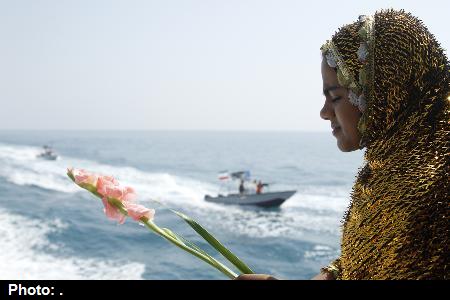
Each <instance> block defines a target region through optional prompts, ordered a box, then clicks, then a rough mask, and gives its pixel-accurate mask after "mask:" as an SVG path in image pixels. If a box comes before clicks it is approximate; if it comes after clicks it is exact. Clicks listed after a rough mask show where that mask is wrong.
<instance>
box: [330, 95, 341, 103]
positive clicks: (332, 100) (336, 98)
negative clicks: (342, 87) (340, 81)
mask: <svg viewBox="0 0 450 300" xmlns="http://www.w3.org/2000/svg"><path fill="white" fill-rule="evenodd" d="M341 98H342V97H340V96H339V97H335V98H333V99H331V102H336V101H338V100H340V99H341Z"/></svg>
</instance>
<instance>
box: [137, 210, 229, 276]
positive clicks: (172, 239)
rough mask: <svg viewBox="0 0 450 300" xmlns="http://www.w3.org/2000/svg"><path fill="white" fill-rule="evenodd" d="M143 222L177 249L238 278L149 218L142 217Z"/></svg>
mask: <svg viewBox="0 0 450 300" xmlns="http://www.w3.org/2000/svg"><path fill="white" fill-rule="evenodd" d="M141 222H142V223H143V224H145V226H147V228H149V229H150V230H152V231H153V232H155V233H157V234H159V235H160V236H162V237H163V238H165V239H166V240H168V241H169V242H171V243H173V244H175V245H176V246H177V247H179V248H181V249H183V250H185V251H187V252H189V253H191V254H192V255H195V256H196V257H198V258H200V259H201V260H203V261H204V262H206V263H208V264H209V265H211V266H213V267H214V268H216V269H218V270H219V271H221V272H222V273H223V274H225V275H226V276H228V277H229V278H230V279H235V278H236V277H237V274H236V273H234V272H233V271H231V270H230V269H229V268H227V267H226V266H225V265H223V264H221V263H220V262H218V261H217V260H215V259H214V258H209V257H207V256H205V255H203V254H201V253H199V252H197V251H194V250H193V249H191V248H189V247H187V246H186V245H185V244H183V243H181V242H180V241H178V240H176V239H174V238H173V237H171V236H169V235H167V234H166V233H165V232H164V231H163V230H161V228H159V227H158V226H157V225H156V224H155V223H153V222H152V221H150V220H148V219H147V218H145V217H142V218H141ZM211 259H212V260H211Z"/></svg>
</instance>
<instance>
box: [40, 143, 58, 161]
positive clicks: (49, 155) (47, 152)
mask: <svg viewBox="0 0 450 300" xmlns="http://www.w3.org/2000/svg"><path fill="white" fill-rule="evenodd" d="M43 148H44V150H43V151H42V152H41V153H39V154H38V155H37V157H38V158H42V159H46V160H57V159H58V155H57V154H56V153H55V152H54V151H53V150H52V148H50V147H49V146H47V145H44V146H43Z"/></svg>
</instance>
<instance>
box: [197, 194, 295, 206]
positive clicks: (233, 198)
mask: <svg viewBox="0 0 450 300" xmlns="http://www.w3.org/2000/svg"><path fill="white" fill-rule="evenodd" d="M296 192H297V191H282V192H267V193H261V194H242V195H241V194H230V195H227V196H224V195H219V196H217V197H211V196H210V195H206V196H205V201H208V202H215V203H224V204H238V205H257V206H263V207H274V206H280V205H281V204H283V202H284V201H286V200H287V199H289V198H290V197H292V195H294V194H295V193H296Z"/></svg>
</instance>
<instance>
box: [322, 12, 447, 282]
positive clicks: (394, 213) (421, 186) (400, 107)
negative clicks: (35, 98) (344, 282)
mask: <svg viewBox="0 0 450 300" xmlns="http://www.w3.org/2000/svg"><path fill="white" fill-rule="evenodd" d="M321 50H322V53H323V55H324V57H325V58H326V60H327V62H328V64H329V65H330V66H331V67H333V68H335V69H336V71H337V76H338V80H339V83H340V84H341V85H342V86H344V87H347V88H348V89H349V100H350V101H351V102H352V103H353V104H354V105H356V106H358V108H359V109H360V111H361V114H362V116H361V118H360V121H359V124H358V129H359V131H360V133H361V142H360V145H361V148H363V147H366V152H365V155H364V158H365V164H364V166H363V167H362V168H361V169H360V171H359V174H358V177H357V180H356V182H355V185H354V186H353V190H352V194H351V203H350V206H349V208H348V210H347V213H346V215H345V217H344V220H343V234H342V241H341V257H340V258H339V259H338V260H336V261H335V263H334V265H333V267H334V268H335V270H337V271H338V272H337V273H338V278H340V279H450V252H449V244H450V228H449V227H450V218H449V215H450V214H449V213H450V197H449V196H450V185H449V180H450V170H449V158H450V139H449V132H450V118H449V117H450V65H449V61H448V59H447V57H446V55H445V54H444V51H443V49H442V48H441V47H440V45H439V43H438V42H437V41H436V39H435V38H434V36H433V35H432V34H431V33H430V32H429V31H428V29H427V28H426V27H425V26H424V25H423V24H422V22H421V21H420V20H418V19H417V18H415V17H413V16H411V15H410V14H408V13H405V12H404V11H395V10H384V11H380V12H377V13H375V15H373V16H370V17H364V16H363V17H360V18H359V20H358V21H356V22H354V23H352V24H350V25H347V26H344V27H342V28H341V29H339V31H338V32H337V33H335V35H334V36H333V37H332V39H331V40H329V41H327V42H326V43H325V45H323V46H322V48H321Z"/></svg>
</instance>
